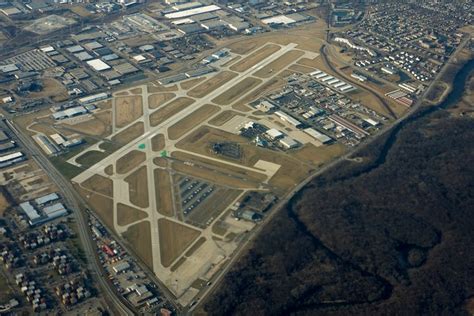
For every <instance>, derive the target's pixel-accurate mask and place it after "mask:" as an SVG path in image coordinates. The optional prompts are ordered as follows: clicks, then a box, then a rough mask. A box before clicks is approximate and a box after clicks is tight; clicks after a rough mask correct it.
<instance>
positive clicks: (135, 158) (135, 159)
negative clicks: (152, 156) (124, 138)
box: [116, 150, 146, 174]
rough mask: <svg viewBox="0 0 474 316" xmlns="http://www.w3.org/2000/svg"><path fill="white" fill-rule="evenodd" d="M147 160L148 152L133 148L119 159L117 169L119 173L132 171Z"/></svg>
mask: <svg viewBox="0 0 474 316" xmlns="http://www.w3.org/2000/svg"><path fill="white" fill-rule="evenodd" d="M145 160H146V154H145V153H144V152H142V151H138V150H132V151H131V152H129V153H127V154H125V155H124V156H122V157H120V158H119V159H117V165H116V170H117V173H119V174H124V173H127V172H130V171H131V170H133V169H135V168H136V167H138V166H139V165H140V164H141V163H142V162H144V161H145Z"/></svg>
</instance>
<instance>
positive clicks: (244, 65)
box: [230, 44, 281, 72]
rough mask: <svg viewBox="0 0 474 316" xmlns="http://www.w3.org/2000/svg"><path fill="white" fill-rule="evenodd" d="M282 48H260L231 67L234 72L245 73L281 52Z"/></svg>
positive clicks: (271, 46) (275, 46)
mask: <svg viewBox="0 0 474 316" xmlns="http://www.w3.org/2000/svg"><path fill="white" fill-rule="evenodd" d="M280 49H281V48H280V46H278V45H274V44H268V45H266V46H265V47H262V48H260V49H259V50H257V51H255V52H253V53H252V54H250V55H249V56H247V57H245V58H244V59H242V60H240V61H239V62H238V63H235V64H234V65H232V66H231V67H230V69H231V70H233V71H238V72H243V71H245V70H247V69H250V68H251V67H253V66H255V65H256V64H258V63H259V62H261V61H262V60H264V59H265V58H267V57H269V56H271V55H272V54H274V53H276V52H277V51H279V50H280Z"/></svg>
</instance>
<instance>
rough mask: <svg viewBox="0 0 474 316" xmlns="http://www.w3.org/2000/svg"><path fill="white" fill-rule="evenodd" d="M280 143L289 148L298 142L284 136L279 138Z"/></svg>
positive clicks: (294, 146)
mask: <svg viewBox="0 0 474 316" xmlns="http://www.w3.org/2000/svg"><path fill="white" fill-rule="evenodd" d="M280 145H282V146H283V147H284V148H285V149H291V148H296V147H298V145H299V144H298V142H297V141H295V140H294V139H293V138H291V137H288V136H285V137H283V138H282V139H280Z"/></svg>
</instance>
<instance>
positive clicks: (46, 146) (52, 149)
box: [33, 135, 60, 155]
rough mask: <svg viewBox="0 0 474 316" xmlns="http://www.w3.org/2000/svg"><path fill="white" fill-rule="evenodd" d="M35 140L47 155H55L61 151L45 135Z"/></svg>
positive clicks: (35, 137)
mask: <svg viewBox="0 0 474 316" xmlns="http://www.w3.org/2000/svg"><path fill="white" fill-rule="evenodd" d="M33 139H34V140H35V142H36V143H37V144H38V145H39V146H40V148H41V149H42V150H43V151H44V152H45V153H46V154H47V155H54V154H56V153H58V152H59V151H60V150H59V147H58V146H56V145H54V144H53V143H52V142H51V141H50V140H49V138H48V137H46V136H45V135H35V136H33Z"/></svg>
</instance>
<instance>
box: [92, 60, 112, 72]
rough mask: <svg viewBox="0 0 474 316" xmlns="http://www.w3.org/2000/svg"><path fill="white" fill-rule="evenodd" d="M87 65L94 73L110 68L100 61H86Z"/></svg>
mask: <svg viewBox="0 0 474 316" xmlns="http://www.w3.org/2000/svg"><path fill="white" fill-rule="evenodd" d="M87 64H88V65H89V66H90V67H91V68H92V69H94V70H95V71H104V70H107V69H110V66H109V65H108V64H106V63H105V62H103V61H102V60H100V59H93V60H89V61H87Z"/></svg>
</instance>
